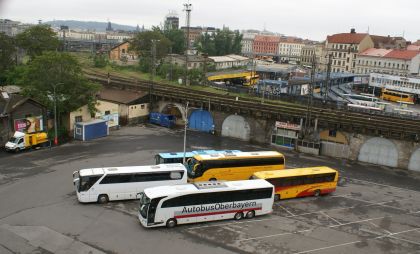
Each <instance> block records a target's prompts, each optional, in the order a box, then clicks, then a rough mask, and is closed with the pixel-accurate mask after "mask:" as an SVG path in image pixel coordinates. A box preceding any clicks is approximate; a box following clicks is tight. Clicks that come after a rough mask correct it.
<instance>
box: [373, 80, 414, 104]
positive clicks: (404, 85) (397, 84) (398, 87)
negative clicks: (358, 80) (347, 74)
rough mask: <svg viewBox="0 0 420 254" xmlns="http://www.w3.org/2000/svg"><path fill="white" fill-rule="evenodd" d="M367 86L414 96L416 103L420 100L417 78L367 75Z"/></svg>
mask: <svg viewBox="0 0 420 254" xmlns="http://www.w3.org/2000/svg"><path fill="white" fill-rule="evenodd" d="M369 86H373V87H376V88H380V89H382V88H385V89H387V90H393V91H398V92H403V93H410V94H414V95H415V101H418V100H419V98H420V78H419V77H401V76H397V75H389V74H382V73H371V74H370V75H369ZM417 103H418V102H417Z"/></svg>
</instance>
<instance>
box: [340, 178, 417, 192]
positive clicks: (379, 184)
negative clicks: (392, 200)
mask: <svg viewBox="0 0 420 254" xmlns="http://www.w3.org/2000/svg"><path fill="white" fill-rule="evenodd" d="M341 178H346V179H350V180H355V181H359V182H365V183H370V184H375V185H378V186H383V187H389V188H393V189H398V190H403V191H413V192H417V193H420V191H416V190H411V189H405V188H401V187H396V186H392V185H387V184H382V183H375V182H371V181H366V180H361V179H357V178H351V177H346V176H342V177H341Z"/></svg>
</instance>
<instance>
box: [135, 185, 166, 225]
mask: <svg viewBox="0 0 420 254" xmlns="http://www.w3.org/2000/svg"><path fill="white" fill-rule="evenodd" d="M149 194H150V193H149ZM138 195H139V200H140V201H139V214H138V217H139V221H140V223H141V225H143V226H144V227H154V226H159V225H162V224H163V223H164V222H163V221H156V211H157V209H158V204H159V201H160V200H161V199H163V198H164V197H150V196H148V195H147V191H146V190H145V191H143V192H140V193H139V194H138Z"/></svg>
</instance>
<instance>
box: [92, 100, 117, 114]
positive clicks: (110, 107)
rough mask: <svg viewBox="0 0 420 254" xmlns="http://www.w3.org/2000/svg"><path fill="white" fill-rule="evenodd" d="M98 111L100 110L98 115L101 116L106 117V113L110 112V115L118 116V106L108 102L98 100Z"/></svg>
mask: <svg viewBox="0 0 420 254" xmlns="http://www.w3.org/2000/svg"><path fill="white" fill-rule="evenodd" d="M95 107H96V109H97V110H98V113H99V114H100V115H105V112H106V111H109V112H110V114H116V113H119V112H118V104H117V103H113V102H108V101H102V100H98V101H97V102H96V105H95Z"/></svg>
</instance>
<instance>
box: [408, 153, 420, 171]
mask: <svg viewBox="0 0 420 254" xmlns="http://www.w3.org/2000/svg"><path fill="white" fill-rule="evenodd" d="M408 169H409V170H414V171H420V148H418V149H417V150H416V151H414V153H413V154H412V155H411V157H410V162H409V163H408Z"/></svg>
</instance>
